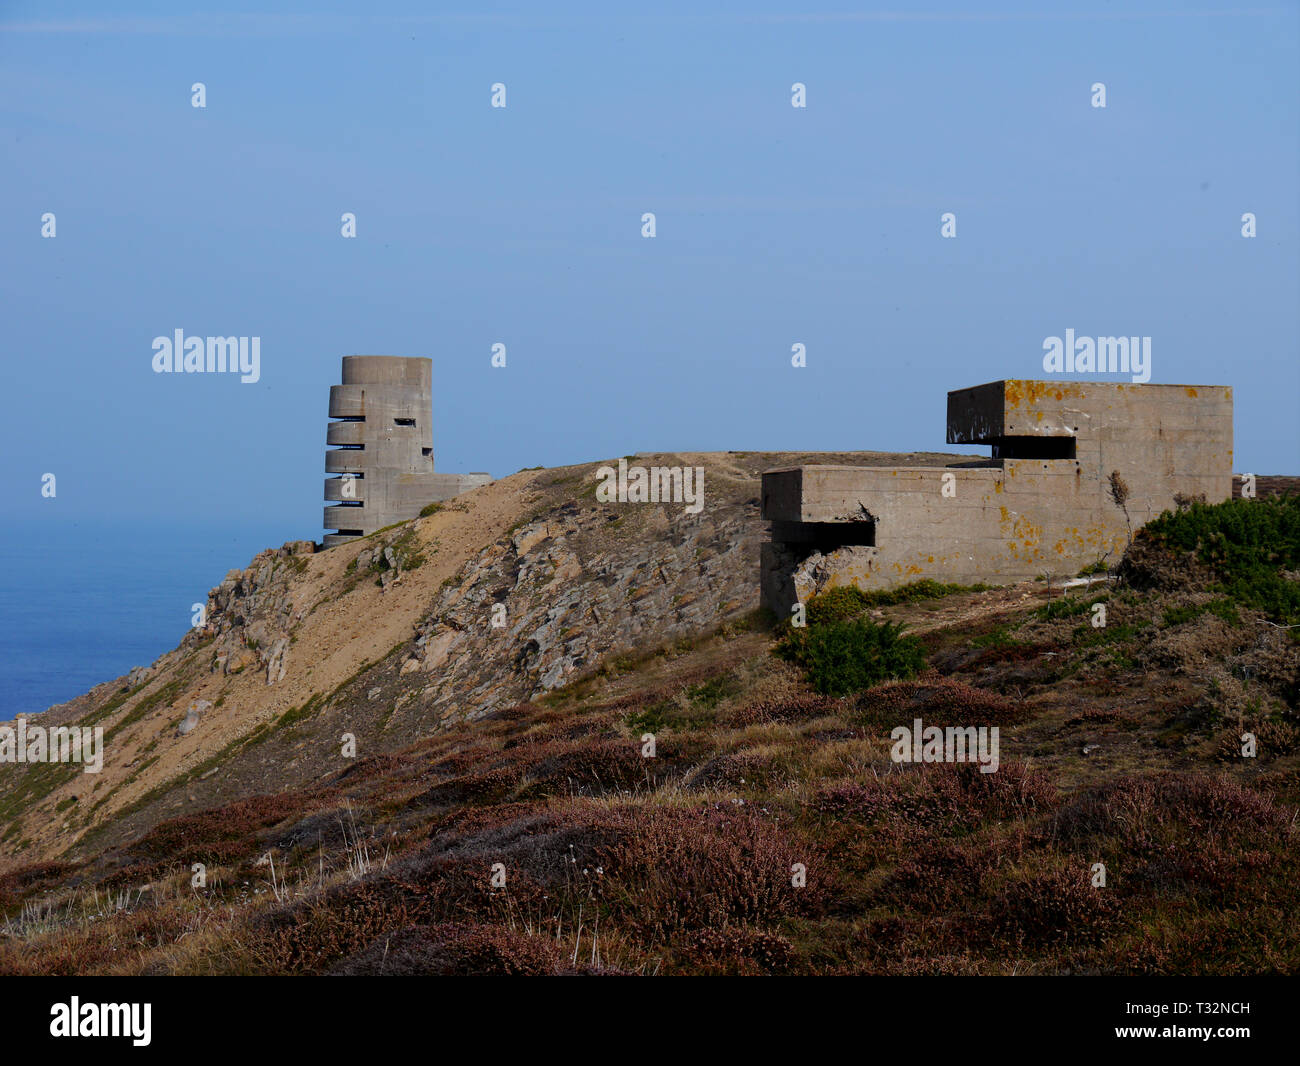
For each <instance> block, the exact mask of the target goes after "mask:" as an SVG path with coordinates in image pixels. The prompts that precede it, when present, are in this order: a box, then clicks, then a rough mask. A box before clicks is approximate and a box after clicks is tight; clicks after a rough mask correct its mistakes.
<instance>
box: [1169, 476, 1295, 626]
mask: <svg viewBox="0 0 1300 1066" xmlns="http://www.w3.org/2000/svg"><path fill="white" fill-rule="evenodd" d="M1143 534H1144V537H1145V538H1146V539H1148V540H1149V541H1151V542H1152V543H1154V544H1156V545H1158V546H1162V547H1165V548H1167V549H1169V550H1171V551H1174V552H1179V553H1182V552H1190V553H1193V554H1194V556H1195V558H1196V559H1197V560H1198V561H1199V562H1200V563H1202V564H1204V565H1205V566H1207V567H1209V568H1210V569H1211V570H1212V571H1213V573H1214V575H1215V577H1216V578H1217V579H1218V583H1219V591H1222V592H1223V593H1225V594H1226V596H1227V598H1228V599H1229V600H1231V601H1232V602H1233V603H1235V604H1237V605H1238V606H1246V607H1254V608H1255V609H1257V610H1260V611H1263V612H1264V613H1265V614H1267V615H1268V616H1269V617H1270V618H1272V619H1273V620H1274V621H1275V622H1278V623H1279V624H1282V625H1295V624H1297V623H1300V582H1296V581H1290V580H1288V579H1287V578H1286V577H1284V576H1283V574H1282V571H1283V570H1297V569H1300V497H1297V496H1274V497H1270V498H1267V499H1260V500H1229V501H1227V502H1226V503H1216V504H1203V503H1193V504H1192V505H1191V506H1190V507H1189V508H1188V509H1187V510H1185V511H1178V512H1172V511H1166V512H1165V513H1164V514H1162V515H1161V516H1160V517H1159V518H1157V519H1156V520H1155V521H1153V522H1150V523H1148V525H1147V526H1146V528H1145V529H1144V530H1143ZM1216 613H1217V612H1216Z"/></svg>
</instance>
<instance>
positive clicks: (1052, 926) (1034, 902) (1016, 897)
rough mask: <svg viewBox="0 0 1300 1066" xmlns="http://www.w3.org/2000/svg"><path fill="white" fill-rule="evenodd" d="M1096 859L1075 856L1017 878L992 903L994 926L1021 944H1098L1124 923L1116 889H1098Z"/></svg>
mask: <svg viewBox="0 0 1300 1066" xmlns="http://www.w3.org/2000/svg"><path fill="white" fill-rule="evenodd" d="M1090 865H1091V864H1090V863H1089V862H1087V861H1086V860H1084V859H1082V858H1078V859H1075V860H1074V861H1073V863H1072V864H1071V865H1069V866H1062V867H1059V868H1057V869H1055V870H1052V871H1050V872H1048V873H1042V874H1036V875H1034V876H1031V877H1028V878H1025V879H1023V880H1015V881H1011V882H1010V883H1009V884H1007V885H1006V886H1005V887H1004V888H1003V889H1002V890H1001V891H1000V892H998V894H997V895H996V896H994V897H993V900H992V901H991V903H990V906H989V913H990V916H991V918H992V920H993V924H994V928H995V929H996V930H997V931H998V933H999V934H1000V935H1002V936H1004V937H1006V938H1007V939H1008V940H1010V941H1012V942H1013V943H1015V944H1017V945H1032V946H1044V945H1049V944H1095V943H1097V942H1098V941H1101V940H1104V939H1105V938H1106V937H1107V936H1109V935H1110V934H1111V933H1112V932H1113V931H1114V930H1115V929H1116V927H1117V926H1118V924H1119V919H1120V910H1121V905H1120V901H1119V899H1118V897H1117V896H1116V894H1115V891H1114V889H1111V888H1094V887H1092V882H1091V879H1090Z"/></svg>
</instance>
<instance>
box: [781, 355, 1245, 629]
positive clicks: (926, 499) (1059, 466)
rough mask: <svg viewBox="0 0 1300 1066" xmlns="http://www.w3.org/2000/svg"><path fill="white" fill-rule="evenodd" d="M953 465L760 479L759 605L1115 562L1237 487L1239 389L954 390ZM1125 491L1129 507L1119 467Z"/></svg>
mask: <svg viewBox="0 0 1300 1066" xmlns="http://www.w3.org/2000/svg"><path fill="white" fill-rule="evenodd" d="M947 440H948V443H949V444H979V445H985V446H987V447H989V449H990V451H991V453H992V454H991V456H990V457H989V458H987V459H978V458H975V459H969V460H961V461H954V462H952V463H949V464H947V465H945V466H928V467H922V466H915V467H867V466H831V465H826V466H817V465H808V466H801V467H792V468H789V469H784V470H772V471H768V472H767V473H765V474H764V475H763V491H762V515H763V518H764V519H766V520H767V521H769V522H770V523H771V527H770V538H769V541H768V542H767V543H766V544H764V546H763V553H762V564H761V566H762V573H761V583H762V598H763V603H764V604H765V605H766V606H768V607H771V608H772V609H773V610H775V611H777V612H778V613H779V614H785V613H788V612H789V610H790V608H791V607H792V606H793V605H794V603H795V602H798V601H806V600H807V599H808V598H809V597H810V596H811V595H813V594H815V593H817V592H820V591H822V590H824V589H826V588H830V587H834V586H836V585H842V584H851V585H856V586H858V587H860V588H863V589H868V588H889V587H893V586H896V585H902V584H906V583H908V582H911V581H918V580H921V579H924V578H931V579H933V580H936V581H945V582H953V583H961V584H974V583H976V582H980V581H983V582H988V583H999V582H1010V581H1022V580H1029V579H1032V578H1035V577H1038V576H1040V575H1042V574H1044V573H1047V574H1053V575H1060V576H1067V575H1068V576H1073V575H1074V574H1075V573H1077V572H1078V570H1079V569H1080V568H1082V567H1084V566H1087V565H1088V564H1090V563H1094V562H1097V561H1098V560H1102V559H1105V560H1110V561H1115V560H1117V559H1118V557H1119V555H1120V554H1121V553H1122V552H1123V550H1124V547H1125V545H1126V544H1127V541H1128V535H1129V523H1130V522H1131V523H1132V528H1133V529H1137V528H1138V527H1139V526H1141V525H1142V524H1144V523H1146V522H1148V521H1150V520H1151V519H1152V518H1154V517H1156V516H1157V515H1158V514H1160V513H1161V512H1162V511H1164V510H1167V509H1169V508H1171V507H1174V506H1175V505H1176V499H1175V498H1176V497H1181V496H1186V497H1190V498H1198V497H1199V498H1204V499H1206V500H1208V501H1211V502H1215V501H1220V500H1226V499H1228V498H1229V497H1230V496H1231V494H1232V390H1231V389H1230V388H1227V387H1224V386H1206V385H1148V384H1123V383H1108V382H1101V383H1094V382H1050V381H1023V380H1006V381H995V382H990V383H989V384H986V385H978V386H975V387H973V388H968V389H959V390H957V391H954V392H950V393H949V394H948V418H947ZM1112 473H1117V474H1119V475H1120V477H1121V478H1122V479H1123V480H1124V482H1125V483H1126V484H1127V485H1128V487H1129V497H1128V500H1127V502H1126V504H1125V507H1126V509H1127V514H1126V513H1125V512H1124V511H1123V510H1121V508H1120V507H1119V506H1118V505H1117V504H1116V502H1115V501H1114V499H1113V497H1112V495H1111V492H1110V477H1111V474H1112Z"/></svg>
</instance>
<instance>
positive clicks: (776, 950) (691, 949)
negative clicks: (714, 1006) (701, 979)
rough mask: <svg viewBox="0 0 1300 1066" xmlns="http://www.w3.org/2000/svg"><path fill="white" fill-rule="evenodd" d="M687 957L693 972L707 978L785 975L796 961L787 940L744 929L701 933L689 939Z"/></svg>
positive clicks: (699, 931)
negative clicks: (717, 976)
mask: <svg viewBox="0 0 1300 1066" xmlns="http://www.w3.org/2000/svg"><path fill="white" fill-rule="evenodd" d="M684 954H685V955H686V957H687V959H688V960H689V961H690V962H692V963H694V966H693V967H692V969H694V970H697V971H699V972H702V973H706V974H728V975H740V976H745V975H754V974H764V973H768V974H783V973H786V972H788V971H789V969H790V966H791V964H792V963H793V961H794V947H793V945H792V944H791V943H790V941H789V940H787V939H786V938H785V937H783V936H780V935H778V934H776V933H768V932H764V931H763V930H761V929H750V928H747V927H741V926H731V927H728V928H726V929H698V930H696V931H695V932H694V933H692V934H690V935H689V936H688V937H687V938H686V945H685V948H684Z"/></svg>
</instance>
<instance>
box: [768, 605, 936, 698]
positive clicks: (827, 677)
mask: <svg viewBox="0 0 1300 1066" xmlns="http://www.w3.org/2000/svg"><path fill="white" fill-rule="evenodd" d="M777 651H778V654H780V655H782V656H783V657H784V658H786V659H789V660H790V661H791V662H794V663H797V664H798V665H799V666H802V667H803V668H804V671H805V672H806V673H807V676H808V681H809V683H810V684H811V685H812V686H813V688H814V689H816V690H817V691H818V692H820V693H822V694H823V695H827V696H844V695H847V694H848V693H850V692H861V691H862V690H863V689H868V688H870V687H871V686H872V685H876V684H879V683H880V682H881V681H887V680H889V679H890V678H909V677H915V676H916V675H917V674H918V673H920V672H921V670H923V669H924V668H925V651H924V649H923V647H922V644H921V642H920V640H918V639H917V638H916V637H908V636H904V635H903V626H901V625H896V624H894V623H892V622H886V623H884V624H883V625H876V624H875V623H874V622H869V621H865V620H857V621H837V622H827V623H823V624H820V625H812V626H806V627H804V628H802V629H791V630H790V633H789V635H788V636H787V637H786V639H785V640H784V641H783V642H782V643H781V645H779V646H778V649H777Z"/></svg>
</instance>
